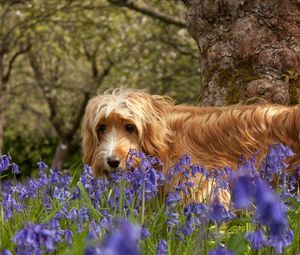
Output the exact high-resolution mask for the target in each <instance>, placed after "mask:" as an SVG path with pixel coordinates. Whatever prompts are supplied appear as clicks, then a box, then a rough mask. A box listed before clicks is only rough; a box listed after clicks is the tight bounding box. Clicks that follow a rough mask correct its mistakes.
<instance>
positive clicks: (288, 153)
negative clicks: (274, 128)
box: [261, 144, 295, 179]
mask: <svg viewBox="0 0 300 255" xmlns="http://www.w3.org/2000/svg"><path fill="white" fill-rule="evenodd" d="M294 155H295V153H294V152H293V151H292V150H291V149H290V148H289V147H287V146H284V145H283V144H277V145H271V146H270V147H269V151H268V154H267V155H266V157H265V158H264V160H263V161H262V164H261V169H262V172H263V173H264V174H265V177H266V178H268V179H270V178H271V176H272V174H274V173H275V174H279V173H282V172H283V170H285V169H286V168H287V167H288V164H286V163H285V162H284V160H285V159H287V158H289V157H293V156H294Z"/></svg>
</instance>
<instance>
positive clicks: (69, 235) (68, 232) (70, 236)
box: [64, 229, 73, 245]
mask: <svg viewBox="0 0 300 255" xmlns="http://www.w3.org/2000/svg"><path fill="white" fill-rule="evenodd" d="M72 240H73V232H72V231H71V230H70V229H66V230H65V231H64V241H65V242H67V243H68V244H69V245H71V244H72Z"/></svg>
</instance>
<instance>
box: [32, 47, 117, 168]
mask: <svg viewBox="0 0 300 255" xmlns="http://www.w3.org/2000/svg"><path fill="white" fill-rule="evenodd" d="M43 57H45V52H44V53H43ZM53 57H54V56H52V58H53ZM29 59H30V64H31V67H32V70H33V72H34V77H35V80H36V83H37V85H38V87H39V88H40V89H41V91H42V92H43V95H44V97H45V100H46V102H47V104H48V108H49V113H50V114H49V121H50V122H51V124H52V126H53V128H54V130H55V132H56V134H57V137H58V143H57V146H56V150H55V154H54V157H53V160H52V167H58V168H59V169H62V168H63V164H64V162H65V159H66V157H67V155H68V152H69V150H70V148H71V147H72V146H74V143H76V142H77V141H76V140H75V139H74V137H75V134H76V132H77V131H78V129H79V127H80V125H81V121H82V118H83V115H84V111H85V107H86V105H87V102H88V100H89V99H90V97H91V96H92V95H93V94H94V93H95V91H94V89H93V88H92V86H90V85H89V84H86V85H85V86H83V87H82V88H76V87H74V86H72V85H71V86H68V85H66V84H63V83H62V82H60V78H61V77H63V74H62V73H61V72H64V70H63V67H62V66H63V63H60V59H59V58H57V59H56V61H55V63H54V66H55V68H54V69H53V68H51V67H49V66H46V67H45V65H43V64H42V63H41V60H40V58H39V56H38V55H37V54H36V53H35V54H34V53H33V52H31V53H30V54H29ZM112 66H113V64H112V63H111V62H110V63H109V65H107V66H105V67H104V68H103V69H102V71H100V70H99V66H97V64H96V62H95V63H94V62H93V61H92V65H91V73H92V78H93V79H94V80H95V81H96V83H97V85H98V86H101V84H102V83H103V82H104V80H105V78H106V77H107V76H108V75H109V73H110V70H111V68H112ZM53 70H56V71H54V72H53ZM59 70H60V71H59ZM57 88H59V89H60V90H67V91H68V93H72V94H74V97H76V99H75V100H74V101H73V102H71V105H69V108H70V109H68V110H66V109H65V108H67V105H65V104H60V103H59V102H60V101H61V100H62V99H61V98H59V93H57ZM63 100H66V98H65V97H64V99H63ZM63 112H68V115H70V114H71V116H69V118H66V117H65V115H64V114H63Z"/></svg>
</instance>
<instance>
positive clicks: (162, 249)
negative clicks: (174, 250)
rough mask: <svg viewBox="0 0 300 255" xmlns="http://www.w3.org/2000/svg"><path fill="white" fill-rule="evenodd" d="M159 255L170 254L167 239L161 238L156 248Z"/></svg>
mask: <svg viewBox="0 0 300 255" xmlns="http://www.w3.org/2000/svg"><path fill="white" fill-rule="evenodd" d="M156 254H157V255H166V254H168V245H167V241H166V240H160V241H159V242H158V244H157V249H156Z"/></svg>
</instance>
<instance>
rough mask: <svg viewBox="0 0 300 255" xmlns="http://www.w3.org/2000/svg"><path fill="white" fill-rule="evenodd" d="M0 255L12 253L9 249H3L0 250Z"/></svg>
mask: <svg viewBox="0 0 300 255" xmlns="http://www.w3.org/2000/svg"><path fill="white" fill-rule="evenodd" d="M0 255H13V254H12V253H11V251H10V250H4V251H1V252H0Z"/></svg>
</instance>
